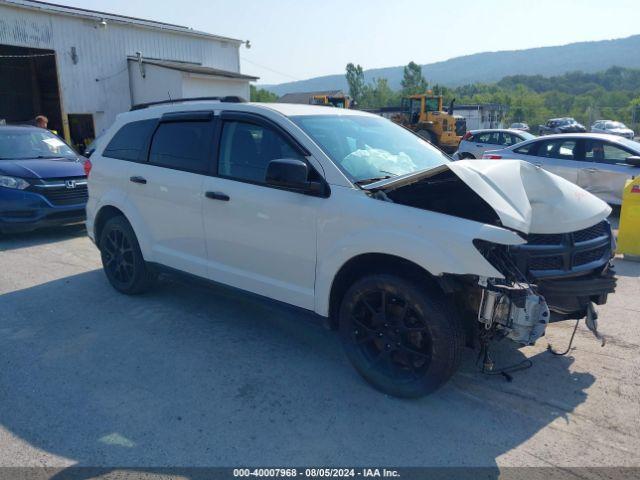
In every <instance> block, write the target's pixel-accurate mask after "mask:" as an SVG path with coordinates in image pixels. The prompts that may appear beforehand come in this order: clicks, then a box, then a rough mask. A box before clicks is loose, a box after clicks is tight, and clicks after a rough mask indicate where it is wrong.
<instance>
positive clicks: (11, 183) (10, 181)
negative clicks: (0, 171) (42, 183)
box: [0, 175, 29, 190]
mask: <svg viewBox="0 0 640 480" xmlns="http://www.w3.org/2000/svg"><path fill="white" fill-rule="evenodd" d="M28 186H29V182H27V181H26V180H23V179H22V178H17V177H5V176H3V175H0V187H5V188H15V189H17V190H24V189H25V188H27V187H28Z"/></svg>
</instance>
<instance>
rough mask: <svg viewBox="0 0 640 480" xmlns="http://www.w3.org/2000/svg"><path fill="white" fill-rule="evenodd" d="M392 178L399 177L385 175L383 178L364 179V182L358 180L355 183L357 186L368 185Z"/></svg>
mask: <svg viewBox="0 0 640 480" xmlns="http://www.w3.org/2000/svg"><path fill="white" fill-rule="evenodd" d="M391 177H397V175H385V176H383V177H371V178H363V179H362V180H357V181H356V182H355V184H356V185H367V184H369V183H375V182H379V181H380V180H387V179H389V178H391Z"/></svg>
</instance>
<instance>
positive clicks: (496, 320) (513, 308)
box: [478, 283, 550, 345]
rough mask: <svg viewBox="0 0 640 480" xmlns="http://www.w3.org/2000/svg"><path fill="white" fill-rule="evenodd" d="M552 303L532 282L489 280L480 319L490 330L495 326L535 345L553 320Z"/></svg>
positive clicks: (511, 337) (508, 336) (517, 338)
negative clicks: (534, 288) (538, 293)
mask: <svg viewBox="0 0 640 480" xmlns="http://www.w3.org/2000/svg"><path fill="white" fill-rule="evenodd" d="M549 318H550V313H549V307H548V306H547V302H546V301H545V299H544V297H542V296H541V295H537V294H536V293H534V292H533V290H532V289H531V288H530V287H529V285H525V286H521V285H518V284H516V285H514V286H508V285H496V284H492V283H489V284H488V285H487V287H486V288H484V289H483V292H482V301H481V302H480V309H479V311H478V321H479V322H480V323H482V324H484V327H485V329H486V330H491V329H493V328H495V329H496V330H499V331H502V333H503V334H504V336H505V337H507V338H510V339H511V340H513V341H515V342H518V343H520V344H522V345H533V344H535V342H536V340H538V339H539V338H540V337H541V336H543V335H544V332H545V330H546V328H547V325H548V324H549Z"/></svg>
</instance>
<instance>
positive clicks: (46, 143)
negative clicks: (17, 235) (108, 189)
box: [0, 126, 88, 233]
mask: <svg viewBox="0 0 640 480" xmlns="http://www.w3.org/2000/svg"><path fill="white" fill-rule="evenodd" d="M87 197H88V195H87V180H86V175H85V172H84V166H83V158H82V157H80V156H79V155H78V154H77V153H76V152H75V151H74V150H73V149H72V148H71V147H69V145H67V144H66V143H65V142H64V141H63V140H61V139H60V138H58V137H57V136H56V135H54V134H53V133H51V132H49V131H48V130H44V129H42V128H37V127H30V126H0V232H3V233H7V232H16V231H29V230H34V229H36V228H39V227H44V226H51V225H61V224H67V223H76V222H82V221H84V219H85V204H86V202H87Z"/></svg>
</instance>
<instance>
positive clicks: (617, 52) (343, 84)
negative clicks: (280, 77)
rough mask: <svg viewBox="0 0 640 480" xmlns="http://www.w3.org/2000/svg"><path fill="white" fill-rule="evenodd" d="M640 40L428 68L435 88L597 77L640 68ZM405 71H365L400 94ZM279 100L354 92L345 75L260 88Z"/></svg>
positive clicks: (482, 56)
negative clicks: (523, 78)
mask: <svg viewBox="0 0 640 480" xmlns="http://www.w3.org/2000/svg"><path fill="white" fill-rule="evenodd" d="M639 51H640V34H639V35H632V36H630V37H625V38H618V39H611V40H595V41H585V42H575V43H569V44H566V45H559V46H549V47H535V48H528V49H521V50H500V51H492V52H480V53H473V54H469V55H463V56H459V57H453V58H450V59H448V60H442V61H439V62H433V63H429V64H424V65H422V73H423V75H424V77H425V78H426V79H427V81H428V82H429V84H430V85H434V84H440V85H446V86H448V87H456V86H460V85H466V84H471V83H493V82H497V81H499V80H500V79H502V78H503V77H506V76H511V75H543V76H554V75H561V74H564V73H568V72H573V71H582V72H585V73H593V72H597V71H601V70H606V69H607V68H609V67H613V66H620V67H626V68H640V55H639V54H638V52H639ZM402 73H403V66H402V65H401V66H394V67H381V68H373V69H368V70H365V72H364V74H365V80H366V81H367V82H370V81H371V80H373V79H374V78H387V80H388V81H389V86H390V87H391V88H392V89H394V90H397V89H399V88H400V82H401V80H402ZM259 87H260V88H264V89H266V90H269V91H270V92H273V93H275V94H277V95H280V96H281V95H284V94H285V93H291V92H305V91H317V90H344V91H347V90H348V85H347V81H346V79H345V77H344V74H332V75H323V76H320V77H313V78H309V79H306V80H298V81H294V82H286V83H281V84H276V85H259Z"/></svg>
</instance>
